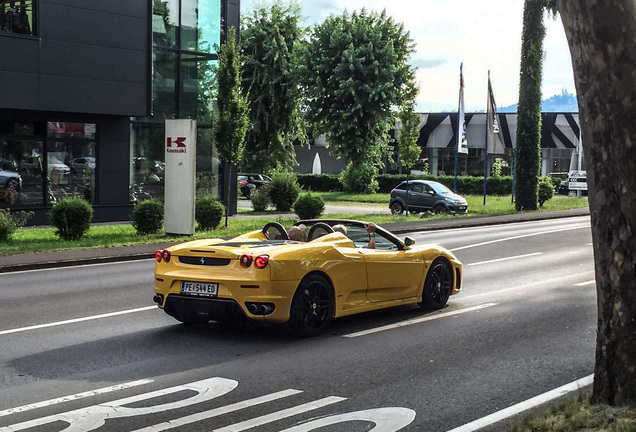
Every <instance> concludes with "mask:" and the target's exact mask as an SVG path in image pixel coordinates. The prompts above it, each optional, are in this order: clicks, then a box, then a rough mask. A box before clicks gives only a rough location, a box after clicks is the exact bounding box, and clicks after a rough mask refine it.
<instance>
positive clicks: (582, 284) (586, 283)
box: [574, 279, 596, 286]
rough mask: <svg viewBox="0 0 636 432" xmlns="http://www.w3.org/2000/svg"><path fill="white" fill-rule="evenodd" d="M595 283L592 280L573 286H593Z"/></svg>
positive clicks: (594, 280)
mask: <svg viewBox="0 0 636 432" xmlns="http://www.w3.org/2000/svg"><path fill="white" fill-rule="evenodd" d="M595 283H596V279H593V280H589V281H585V282H580V283H577V284H574V286H586V285H594V284H595Z"/></svg>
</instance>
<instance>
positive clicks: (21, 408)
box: [0, 379, 154, 417]
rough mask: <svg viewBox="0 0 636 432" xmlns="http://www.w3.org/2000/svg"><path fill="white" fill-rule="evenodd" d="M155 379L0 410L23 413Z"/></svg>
mask: <svg viewBox="0 0 636 432" xmlns="http://www.w3.org/2000/svg"><path fill="white" fill-rule="evenodd" d="M153 381H154V380H152V379H142V380H138V381H131V382H128V383H123V384H117V385H114V386H110V387H102V388H99V389H96V390H91V391H87V392H83V393H76V394H72V395H68V396H63V397H60V398H57V399H49V400H47V401H42V402H36V403H34V404H30V405H22V406H19V407H15V408H9V409H7V410H3V411H0V417H3V416H7V415H11V414H17V413H21V412H25V411H30V410H33V409H37V408H42V407H46V406H51V405H57V404H60V403H64V402H70V401H74V400H78V399H84V398H87V397H91V396H96V395H99V394H105V393H110V392H114V391H117V390H123V389H127V388H131V387H136V386H140V385H144V384H149V383H151V382H153Z"/></svg>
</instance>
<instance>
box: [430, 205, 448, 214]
mask: <svg viewBox="0 0 636 432" xmlns="http://www.w3.org/2000/svg"><path fill="white" fill-rule="evenodd" d="M433 213H435V214H436V215H440V214H445V213H447V211H446V207H445V206H444V204H437V205H436V206H435V208H434V209H433Z"/></svg>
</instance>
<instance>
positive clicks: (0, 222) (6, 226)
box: [0, 209, 33, 243]
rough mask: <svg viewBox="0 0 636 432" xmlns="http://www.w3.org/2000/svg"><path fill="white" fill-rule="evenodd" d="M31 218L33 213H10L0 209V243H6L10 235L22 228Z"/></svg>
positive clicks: (7, 210) (8, 210)
mask: <svg viewBox="0 0 636 432" xmlns="http://www.w3.org/2000/svg"><path fill="white" fill-rule="evenodd" d="M32 216H33V212H25V211H21V212H18V213H13V214H12V213H11V210H10V209H0V243H6V242H8V241H9V240H10V239H11V235H12V234H13V233H14V232H15V231H16V230H18V229H19V228H22V227H23V226H24V225H26V223H27V222H28V220H29V219H30V218H31V217H32Z"/></svg>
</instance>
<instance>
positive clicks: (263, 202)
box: [250, 186, 272, 212]
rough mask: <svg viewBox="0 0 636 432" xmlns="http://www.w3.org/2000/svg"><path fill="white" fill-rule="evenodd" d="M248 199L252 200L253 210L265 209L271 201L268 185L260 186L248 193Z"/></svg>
mask: <svg viewBox="0 0 636 432" xmlns="http://www.w3.org/2000/svg"><path fill="white" fill-rule="evenodd" d="M250 201H252V208H253V209H254V211H256V212H264V211H265V210H267V207H268V206H269V205H270V204H271V203H272V202H271V201H270V199H269V188H268V186H262V187H260V188H258V189H256V190H255V191H253V192H252V193H250Z"/></svg>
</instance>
